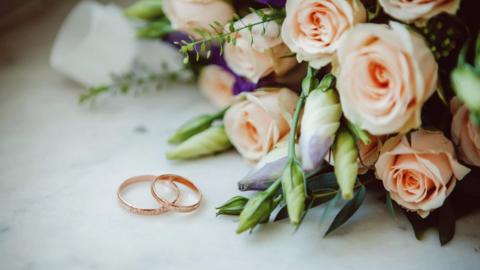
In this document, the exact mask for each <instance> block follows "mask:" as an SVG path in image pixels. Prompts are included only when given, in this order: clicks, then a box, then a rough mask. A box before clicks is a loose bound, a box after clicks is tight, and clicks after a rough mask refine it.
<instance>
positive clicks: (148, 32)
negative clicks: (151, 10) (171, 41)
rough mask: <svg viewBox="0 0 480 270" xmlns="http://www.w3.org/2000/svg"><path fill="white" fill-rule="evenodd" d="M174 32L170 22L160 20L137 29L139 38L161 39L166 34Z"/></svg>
mask: <svg viewBox="0 0 480 270" xmlns="http://www.w3.org/2000/svg"><path fill="white" fill-rule="evenodd" d="M170 32H172V26H171V25H170V22H169V21H168V20H167V19H165V20H158V21H154V22H150V23H147V24H146V25H145V26H143V27H140V28H139V29H137V37H139V38H161V37H163V36H165V35H166V34H168V33H170Z"/></svg>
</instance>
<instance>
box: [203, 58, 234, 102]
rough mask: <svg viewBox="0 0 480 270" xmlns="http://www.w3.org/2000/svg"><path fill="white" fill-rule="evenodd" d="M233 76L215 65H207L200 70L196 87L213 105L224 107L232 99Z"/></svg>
mask: <svg viewBox="0 0 480 270" xmlns="http://www.w3.org/2000/svg"><path fill="white" fill-rule="evenodd" d="M234 84H235V77H234V76H233V75H232V74H231V73H229V72H227V71H226V70H224V69H223V68H222V67H220V66H217V65H208V66H206V67H204V68H202V70H201V71H200V76H199V78H198V88H199V89H200V92H201V93H202V94H203V95H204V96H205V97H206V98H207V99H208V100H209V101H210V102H212V103H213V104H214V105H216V106H218V107H225V106H227V105H229V104H230V103H231V102H232V100H233V85H234Z"/></svg>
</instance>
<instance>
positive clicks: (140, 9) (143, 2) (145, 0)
mask: <svg viewBox="0 0 480 270" xmlns="http://www.w3.org/2000/svg"><path fill="white" fill-rule="evenodd" d="M162 2H163V1H162V0H140V1H138V2H136V3H135V4H133V5H131V6H129V7H128V8H126V9H125V15H127V16H128V17H132V18H139V19H142V20H152V19H155V18H158V17H160V16H162V15H163V8H162V4H163V3H162Z"/></svg>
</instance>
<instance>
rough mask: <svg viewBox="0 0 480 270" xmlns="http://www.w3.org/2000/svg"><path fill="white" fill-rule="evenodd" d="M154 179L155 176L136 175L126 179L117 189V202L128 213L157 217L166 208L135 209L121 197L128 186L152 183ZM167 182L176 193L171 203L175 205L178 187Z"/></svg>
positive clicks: (178, 192) (178, 193) (165, 210)
mask: <svg viewBox="0 0 480 270" xmlns="http://www.w3.org/2000/svg"><path fill="white" fill-rule="evenodd" d="M156 178H157V176H155V175H138V176H134V177H131V178H128V179H127V180H125V181H124V182H123V183H122V184H121V185H120V187H118V191H117V197H118V200H119V201H120V203H121V204H122V205H123V206H125V207H126V208H127V209H128V210H129V211H130V212H132V213H135V214H138V215H150V216H152V215H158V214H161V213H164V212H167V211H168V210H169V209H168V208H167V207H165V206H164V205H163V204H162V205H161V206H160V207H159V208H139V207H135V206H133V205H132V204H131V203H129V202H127V201H126V200H125V198H123V196H122V192H123V191H124V190H125V188H127V187H128V186H130V185H133V184H136V183H140V182H153V181H155V180H156ZM169 182H170V183H171V184H172V186H173V190H174V191H175V193H176V194H175V199H174V200H173V202H172V203H175V202H176V201H177V200H178V198H179V197H180V190H179V189H178V186H177V185H176V184H175V183H174V182H173V181H169Z"/></svg>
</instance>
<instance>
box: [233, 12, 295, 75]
mask: <svg viewBox="0 0 480 270" xmlns="http://www.w3.org/2000/svg"><path fill="white" fill-rule="evenodd" d="M260 21H261V18H260V17H259V16H258V15H257V14H256V13H251V14H249V15H247V16H245V17H244V18H243V19H241V20H239V21H237V22H235V28H237V29H238V28H241V27H242V26H244V25H247V24H253V23H257V22H260ZM235 38H236V42H235V44H233V43H227V44H225V48H224V51H225V55H224V57H225V61H226V62H227V65H228V66H229V67H230V68H231V69H232V70H233V71H234V72H235V73H236V74H238V75H240V76H243V77H246V78H247V79H249V80H250V81H252V82H254V83H256V82H258V81H259V80H260V79H261V78H263V77H265V76H267V75H269V74H271V73H272V72H274V73H275V74H276V75H279V76H281V75H284V74H285V73H287V72H288V71H289V70H290V69H291V68H293V67H294V66H295V65H296V64H297V62H296V61H295V59H293V58H292V57H287V58H285V57H284V56H287V55H289V54H290V53H291V52H290V50H289V49H288V47H287V46H285V44H283V42H282V39H281V37H280V25H278V24H277V23H276V22H273V21H271V22H266V23H262V24H257V25H255V26H253V27H252V29H251V30H250V31H249V30H248V29H243V30H241V31H239V32H237V33H236V36H235Z"/></svg>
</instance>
